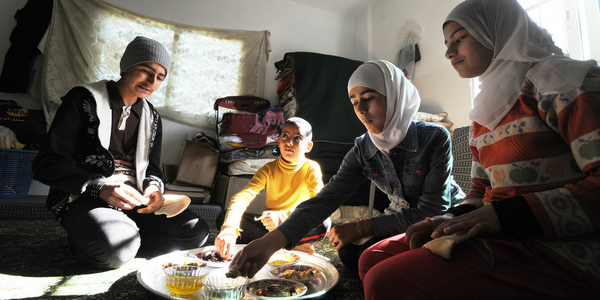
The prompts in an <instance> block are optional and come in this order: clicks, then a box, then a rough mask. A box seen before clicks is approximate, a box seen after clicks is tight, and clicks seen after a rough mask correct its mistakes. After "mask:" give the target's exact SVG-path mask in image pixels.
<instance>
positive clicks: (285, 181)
mask: <svg viewBox="0 0 600 300" xmlns="http://www.w3.org/2000/svg"><path fill="white" fill-rule="evenodd" d="M278 146H279V150H280V152H281V156H280V157H279V158H278V159H276V160H274V161H272V162H269V163H267V164H265V165H264V166H263V167H262V168H260V169H259V170H258V171H257V172H256V174H254V177H252V179H251V180H250V182H248V184H247V185H246V187H245V188H244V189H243V190H241V191H240V192H239V193H237V194H235V195H234V196H233V197H232V198H231V202H230V204H229V208H228V209H227V211H226V214H224V213H221V214H220V215H219V217H218V218H217V221H216V223H217V227H220V228H221V232H220V233H219V235H217V237H216V239H215V246H216V247H217V252H219V253H220V254H221V256H223V257H225V258H230V257H231V255H232V252H233V249H234V247H235V244H236V242H239V243H241V244H247V243H249V242H251V241H253V240H255V239H257V238H260V237H262V236H263V235H265V234H266V233H267V232H269V231H271V230H273V229H275V228H276V227H277V226H279V224H281V223H283V221H284V220H285V219H286V218H287V217H288V216H289V215H290V214H291V213H292V211H294V209H295V208H296V206H298V204H300V203H302V202H303V201H305V200H308V199H310V198H312V197H314V196H315V195H316V194H317V193H318V192H319V191H320V190H321V188H322V187H323V179H322V177H323V175H322V173H321V167H320V166H319V164H318V163H317V162H315V161H313V160H310V159H307V158H306V157H305V155H306V153H308V152H310V150H311V149H312V147H313V142H312V126H311V125H310V123H308V122H307V121H306V120H304V119H302V118H299V117H293V118H289V119H288V120H286V121H285V123H284V124H283V127H282V129H281V135H280V137H279V141H278ZM263 189H265V190H266V200H265V202H266V203H265V204H266V208H267V209H266V210H265V211H264V212H263V213H262V215H260V216H259V215H256V214H251V213H245V210H246V208H247V207H248V205H250V202H252V200H254V198H255V197H256V195H258V194H259V193H260V191H262V190H263ZM223 219H224V220H223ZM329 229H331V220H330V219H329V218H328V219H327V220H325V221H324V222H323V223H322V224H321V225H319V226H317V227H315V228H314V229H313V230H312V231H311V232H309V233H308V234H307V235H306V236H305V237H304V238H303V239H302V241H301V242H300V243H299V244H298V246H297V247H296V248H294V250H299V251H303V252H307V253H309V254H314V252H315V249H314V246H313V243H314V242H316V241H319V240H321V239H323V238H324V237H325V236H326V235H327V232H328V231H329Z"/></svg>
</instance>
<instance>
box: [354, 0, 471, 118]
mask: <svg viewBox="0 0 600 300" xmlns="http://www.w3.org/2000/svg"><path fill="white" fill-rule="evenodd" d="M460 2H462V1H461V0H446V1H442V0H428V1H407V0H381V1H379V2H378V3H377V4H375V5H374V6H373V7H372V8H371V13H370V12H369V11H365V12H363V13H362V14H361V15H360V16H359V17H357V18H356V19H355V24H356V25H355V26H356V27H357V28H356V29H355V32H356V37H355V40H356V44H355V53H356V54H357V56H358V57H357V58H356V59H358V60H369V59H385V60H389V61H391V62H395V58H396V55H397V52H396V50H397V49H396V42H397V39H398V33H399V31H400V28H401V27H402V26H404V25H405V24H406V21H407V20H409V19H412V20H416V21H418V22H419V24H420V25H421V33H422V36H421V40H420V41H419V47H420V48H419V49H420V52H421V61H419V62H418V63H417V65H416V70H415V76H414V77H413V79H412V82H413V84H414V85H415V86H416V87H417V89H418V90H419V94H420V95H421V98H422V103H421V109H420V111H423V112H428V113H439V112H448V118H447V120H448V121H449V122H452V123H454V128H455V127H458V126H462V125H468V124H470V123H471V122H470V120H469V116H468V113H469V110H470V107H471V80H469V79H462V78H460V77H459V76H458V74H456V72H455V71H454V69H453V68H452V66H451V65H450V62H449V61H448V60H447V59H446V58H445V57H444V53H445V51H446V46H445V45H444V36H443V34H442V24H443V21H444V19H445V18H446V15H448V13H449V12H450V10H452V8H454V6H456V5H457V4H458V3H460ZM434 7H435V8H434ZM369 19H371V20H372V22H371V25H370V26H371V31H369V30H366V29H365V26H367V25H366V24H368V23H369V22H368V21H367V20H369ZM369 40H371V41H372V44H371V46H370V47H369ZM365 49H371V50H370V51H367V50H365Z"/></svg>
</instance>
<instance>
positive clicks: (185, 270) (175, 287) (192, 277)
mask: <svg viewBox="0 0 600 300" xmlns="http://www.w3.org/2000/svg"><path fill="white" fill-rule="evenodd" d="M163 271H164V272H165V274H166V275H167V280H166V281H165V285H166V286H167V289H169V291H171V292H172V293H173V294H175V295H183V296H185V295H189V294H193V293H195V292H197V291H199V290H201V289H202V286H203V284H202V279H203V278H204V277H206V275H208V270H207V269H206V268H203V267H199V266H192V265H184V266H172V267H167V268H164V269H163Z"/></svg>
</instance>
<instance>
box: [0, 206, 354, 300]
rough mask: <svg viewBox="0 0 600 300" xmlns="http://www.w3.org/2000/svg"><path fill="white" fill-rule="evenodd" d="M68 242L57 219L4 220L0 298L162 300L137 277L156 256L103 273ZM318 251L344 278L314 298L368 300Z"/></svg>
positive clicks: (327, 249) (324, 248) (326, 248)
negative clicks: (77, 254)
mask: <svg viewBox="0 0 600 300" xmlns="http://www.w3.org/2000/svg"><path fill="white" fill-rule="evenodd" d="M0 200H2V201H4V199H0ZM2 201H0V202H2ZM4 207H6V206H4ZM207 223H209V226H210V236H209V240H208V241H207V243H206V245H213V244H214V238H215V237H216V235H217V233H218V231H217V229H216V227H215V225H214V222H211V221H208V222H207ZM66 242H67V237H66V233H65V232H64V230H63V229H62V228H61V227H60V225H59V224H58V221H56V220H54V219H43V218H37V219H33V218H32V219H25V218H11V219H8V218H6V217H1V218H0V261H1V262H2V263H0V299H162V298H160V297H158V296H156V295H154V294H152V293H151V292H149V291H148V290H146V289H145V288H144V287H143V286H142V285H141V284H140V283H139V282H138V281H137V277H136V272H137V270H138V268H139V267H140V266H142V265H143V264H144V263H145V261H146V260H147V259H150V258H152V257H155V256H157V255H158V254H157V253H149V252H140V253H138V255H137V257H136V258H135V259H134V260H132V261H130V262H129V263H127V264H125V265H124V266H122V267H121V268H119V269H118V270H112V271H103V270H98V269H95V268H92V267H88V266H86V265H84V264H81V263H79V262H78V261H77V260H75V258H74V256H73V255H72V254H71V253H70V251H69V249H68V248H67V247H66ZM315 248H316V249H317V253H319V254H321V255H323V256H325V257H327V258H329V259H330V262H331V263H332V264H333V265H334V266H335V267H336V268H337V270H338V272H339V273H340V282H339V283H338V285H337V286H336V287H334V288H333V289H332V290H330V291H329V292H327V293H326V294H325V295H323V296H321V297H318V298H316V299H364V293H363V286H362V282H361V281H360V279H359V278H358V274H356V273H355V272H352V271H350V270H348V269H346V268H345V267H344V266H343V265H342V264H341V262H340V261H339V257H338V255H337V251H336V250H335V248H333V247H332V246H331V244H330V243H329V242H328V241H327V240H323V241H321V242H318V243H316V244H315Z"/></svg>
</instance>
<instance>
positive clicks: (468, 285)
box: [359, 234, 600, 300]
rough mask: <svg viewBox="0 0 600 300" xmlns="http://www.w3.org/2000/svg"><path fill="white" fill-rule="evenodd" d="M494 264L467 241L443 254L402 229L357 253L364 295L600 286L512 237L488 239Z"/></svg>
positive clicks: (563, 291) (483, 295)
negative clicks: (413, 245)
mask: <svg viewBox="0 0 600 300" xmlns="http://www.w3.org/2000/svg"><path fill="white" fill-rule="evenodd" d="M486 241H487V242H488V246H489V247H490V249H491V250H492V252H493V253H494V260H495V261H494V267H492V266H491V265H490V264H489V263H488V262H487V261H486V260H485V259H484V258H483V256H481V254H479V252H477V250H475V249H474V248H473V247H472V246H471V245H470V244H469V243H467V242H463V243H460V244H459V245H457V246H456V247H455V248H454V249H453V250H452V259H451V260H446V259H444V258H442V257H440V256H438V255H435V254H433V253H432V252H431V251H430V250H429V249H426V248H420V249H416V250H413V251H409V250H410V247H409V245H408V244H407V243H405V242H404V234H401V235H397V236H394V237H391V238H388V239H385V240H383V241H381V242H379V243H377V244H375V245H373V246H371V247H370V248H369V249H367V250H366V251H365V252H363V254H362V255H361V257H360V261H359V275H360V278H361V280H362V281H363V283H364V289H365V299H485V300H492V299H596V298H597V297H598V295H600V290H597V289H595V288H593V287H592V286H591V285H590V284H588V283H585V282H583V281H580V280H577V279H576V278H575V277H574V276H573V275H571V274H570V273H568V272H565V270H564V269H562V268H561V267H560V266H558V265H557V264H556V263H554V262H553V261H552V260H550V259H549V258H548V257H547V256H545V255H544V254H543V253H542V252H541V251H537V250H536V249H530V248H528V247H526V246H525V245H523V244H521V243H519V242H518V241H516V240H513V239H503V238H499V237H496V238H495V239H486Z"/></svg>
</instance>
